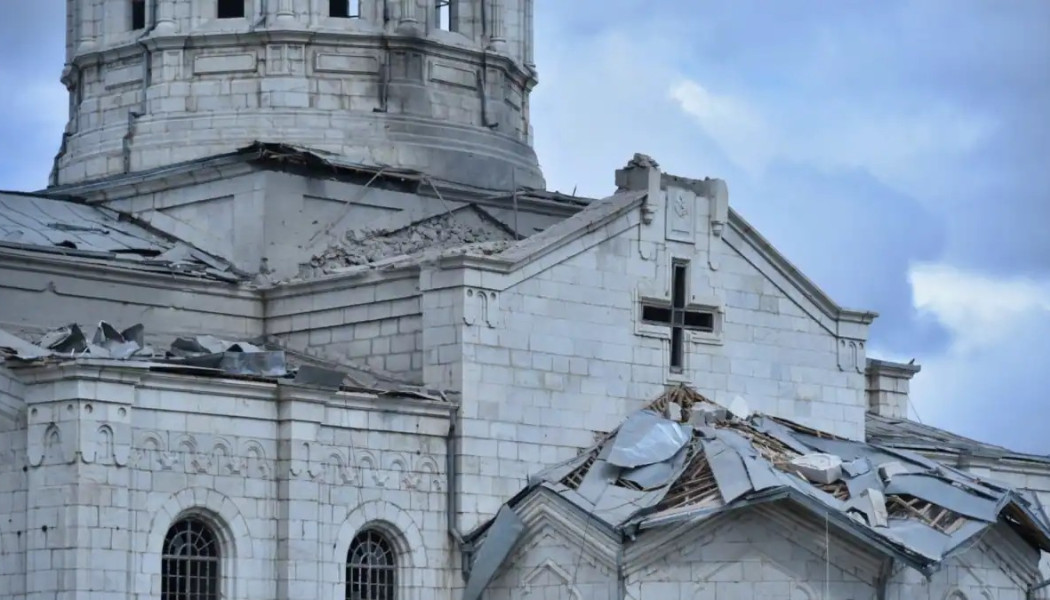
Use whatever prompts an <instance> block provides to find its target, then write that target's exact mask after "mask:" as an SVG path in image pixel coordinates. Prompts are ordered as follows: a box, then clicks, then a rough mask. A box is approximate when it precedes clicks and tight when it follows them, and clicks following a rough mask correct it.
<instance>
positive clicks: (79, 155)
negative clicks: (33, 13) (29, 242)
mask: <svg viewBox="0 0 1050 600" xmlns="http://www.w3.org/2000/svg"><path fill="white" fill-rule="evenodd" d="M67 2H68V19H67V21H68V28H67V29H68V39H67V61H66V62H67V66H66V69H65V71H64V73H63V82H64V83H65V85H66V87H67V88H68V89H69V92H70V118H69V123H68V125H67V127H66V131H65V134H64V136H63V141H62V145H61V148H60V150H59V152H58V155H57V156H56V158H55V168H54V170H53V173H52V180H51V183H52V185H64V184H71V183H78V182H85V181H91V180H96V179H102V178H106V177H110V176H114V175H121V174H127V173H133V172H140V171H146V170H150V169H156V168H160V167H164V166H167V165H171V164H175V163H179V162H183V161H188V160H194V159H199V158H204V157H208V156H213V155H216V154H223V153H228V152H233V151H236V150H238V149H241V148H244V147H247V146H249V145H251V144H252V143H253V142H257V141H261V142H271V143H281V144H288V145H292V146H298V147H303V148H307V149H311V150H315V151H321V152H328V153H332V154H335V155H338V156H339V157H341V158H342V159H343V160H345V161H348V162H355V163H361V164H366V165H379V166H387V167H389V168H394V169H412V170H418V171H422V172H424V173H426V174H427V175H429V176H432V177H434V178H435V179H440V180H446V181H449V182H451V183H455V184H460V185H464V186H470V187H476V188H482V189H487V190H507V189H511V188H512V187H530V188H540V189H542V188H544V187H545V184H544V181H543V176H542V173H541V172H540V168H539V164H538V162H537V160H536V155H535V152H534V151H533V149H532V145H531V133H530V127H529V94H530V92H531V90H532V88H533V87H534V86H535V84H536V71H535V67H534V65H533V61H532V44H533V32H532V21H533V18H532V6H533V0H67Z"/></svg>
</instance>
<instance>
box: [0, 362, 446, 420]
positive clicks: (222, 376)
mask: <svg viewBox="0 0 1050 600" xmlns="http://www.w3.org/2000/svg"><path fill="white" fill-rule="evenodd" d="M0 365H3V366H4V367H5V368H7V369H9V370H10V371H11V372H18V373H25V374H28V375H29V378H31V379H33V380H34V381H33V382H32V383H45V382H48V381H54V380H59V379H63V378H67V377H69V376H70V375H69V372H70V371H76V370H84V371H91V372H92V373H91V376H98V374H99V373H98V371H99V370H102V369H112V370H114V371H124V372H134V373H140V374H142V375H153V376H156V377H158V378H160V379H167V380H185V379H187V378H189V379H191V380H193V381H199V382H208V383H210V384H217V385H219V386H223V385H225V386H227V387H228V386H230V385H236V386H237V387H238V389H239V390H240V391H243V389H244V386H245V385H254V386H255V387H258V388H266V389H274V390H276V389H277V388H278V387H280V388H284V389H287V390H289V392H288V393H292V392H302V393H304V394H309V393H310V392H312V393H313V394H312V395H315V396H319V397H320V396H324V398H319V399H320V400H321V401H325V402H329V401H330V400H331V398H333V397H335V398H340V397H341V398H343V399H348V398H367V399H370V400H371V399H375V400H380V399H382V398H384V397H386V398H390V397H395V398H398V400H399V401H401V400H407V401H410V402H413V403H417V404H420V405H428V406H440V407H441V408H442V411H446V410H447V411H454V410H456V409H457V408H458V406H459V404H458V403H457V402H454V401H451V400H440V399H431V398H424V397H421V395H420V393H419V392H417V391H415V390H409V389H406V390H397V389H391V390H386V389H383V388H369V387H366V386H341V387H340V388H339V389H329V388H322V387H317V386H311V385H308V384H303V383H298V382H296V381H294V380H293V379H290V378H281V377H271V376H264V375H242V374H236V373H228V372H215V373H213V372H211V371H210V370H208V369H200V368H197V369H196V371H197V372H196V373H194V374H187V373H180V372H178V371H179V370H180V369H193V367H189V366H187V365H182V364H180V363H178V362H164V361H156V360H127V359H118V358H102V357H90V356H83V357H65V356H53V357H50V358H49V359H34V360H27V361H17V360H15V361H12V360H5V359H3V358H2V357H0ZM267 395H270V394H267ZM340 395H341V396H340Z"/></svg>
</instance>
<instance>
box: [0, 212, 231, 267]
mask: <svg viewBox="0 0 1050 600" xmlns="http://www.w3.org/2000/svg"><path fill="white" fill-rule="evenodd" d="M0 247H8V248H15V249H22V250H36V251H47V252H48V253H52V254H54V253H58V254H62V255H66V256H72V257H84V258H92V259H102V260H105V261H107V262H110V261H111V262H117V263H122V264H124V265H132V266H137V267H139V268H142V269H147V270H164V271H168V272H179V273H183V274H187V275H193V276H198V277H206V278H213V279H222V280H237V279H239V278H240V277H239V276H237V275H235V274H234V273H233V269H232V268H231V267H230V265H229V264H228V263H226V262H225V261H223V260H221V259H217V258H215V257H212V256H208V255H206V254H205V253H203V252H200V251H199V250H196V249H194V248H191V247H190V246H188V245H186V244H184V243H182V242H179V241H177V240H174V239H172V238H169V237H166V236H163V235H161V234H159V233H156V232H154V231H152V230H150V229H149V228H147V227H145V226H144V225H142V224H139V223H137V222H136V221H135V220H133V219H131V218H129V217H128V216H126V215H123V214H121V213H119V212H117V211H114V210H111V209H108V208H104V207H101V206H89V205H87V204H82V203H79V202H75V201H71V200H63V199H56V198H48V197H44V196H39V195H33V194H22V193H14V192H0Z"/></svg>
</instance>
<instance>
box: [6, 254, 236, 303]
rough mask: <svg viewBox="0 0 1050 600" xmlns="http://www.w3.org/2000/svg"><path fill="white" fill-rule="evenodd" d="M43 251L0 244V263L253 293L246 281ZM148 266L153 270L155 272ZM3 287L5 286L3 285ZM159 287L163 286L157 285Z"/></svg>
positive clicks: (102, 258)
mask: <svg viewBox="0 0 1050 600" xmlns="http://www.w3.org/2000/svg"><path fill="white" fill-rule="evenodd" d="M42 248H47V247H46V246H24V247H23V248H14V247H10V245H7V244H0V261H2V260H4V259H5V258H7V259H11V260H10V262H11V264H10V267H11V268H15V269H19V270H26V269H25V268H20V265H21V266H22V267H24V266H25V263H26V262H38V263H45V264H46V265H49V266H52V267H57V268H62V269H65V270H74V271H75V272H74V273H71V276H73V277H82V276H83V271H84V270H85V269H87V270H94V271H99V272H101V273H105V274H107V275H111V276H121V275H128V274H131V273H134V278H135V280H136V281H135V283H141V280H142V279H143V278H150V279H153V280H155V282H157V283H166V284H167V285H168V286H174V287H177V288H178V289H180V290H183V287H184V286H186V285H187V284H190V283H194V284H197V283H199V284H201V287H203V288H206V289H202V290H200V292H203V293H209V292H211V293H214V292H215V286H214V284H216V283H222V284H226V285H227V286H228V287H226V288H225V290H224V291H227V292H228V291H230V290H237V291H238V292H239V293H243V294H252V293H253V290H251V289H249V288H246V287H244V285H243V284H244V283H245V282H243V281H230V280H228V279H224V278H219V277H215V276H209V275H207V274H205V273H193V272H187V271H179V270H176V269H170V270H164V266H163V265H151V264H143V263H138V262H134V261H122V260H115V259H110V258H104V257H87V256H76V255H75V254H74V253H75V252H76V251H73V252H68V253H67V252H48V251H41V249H42ZM92 258H95V259H96V260H101V262H94V261H92ZM148 267H153V269H150V268H148ZM154 269H155V270H154ZM151 283H153V282H151ZM176 284H177V285H176ZM0 287H3V286H2V285H0ZM156 287H162V286H159V285H158V286H156ZM183 291H184V290H183Z"/></svg>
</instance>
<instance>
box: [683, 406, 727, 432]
mask: <svg viewBox="0 0 1050 600" xmlns="http://www.w3.org/2000/svg"><path fill="white" fill-rule="evenodd" d="M728 418H729V411H728V410H726V409H725V408H724V407H721V406H699V407H694V408H693V411H692V414H691V415H690V417H689V423H690V424H692V425H693V427H700V426H702V425H713V424H716V423H721V422H723V421H725V420H726V419H728Z"/></svg>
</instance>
